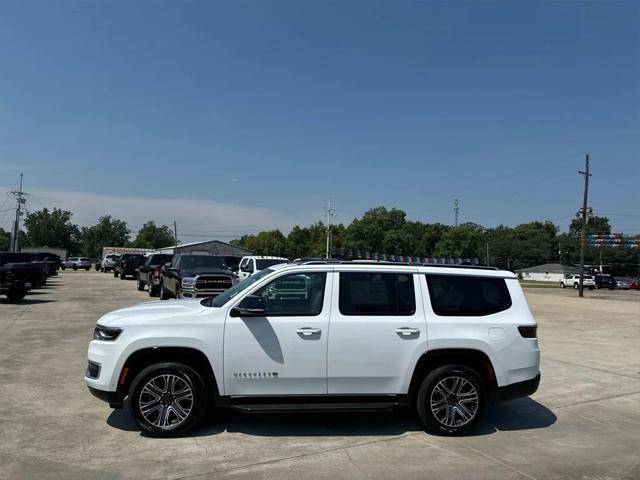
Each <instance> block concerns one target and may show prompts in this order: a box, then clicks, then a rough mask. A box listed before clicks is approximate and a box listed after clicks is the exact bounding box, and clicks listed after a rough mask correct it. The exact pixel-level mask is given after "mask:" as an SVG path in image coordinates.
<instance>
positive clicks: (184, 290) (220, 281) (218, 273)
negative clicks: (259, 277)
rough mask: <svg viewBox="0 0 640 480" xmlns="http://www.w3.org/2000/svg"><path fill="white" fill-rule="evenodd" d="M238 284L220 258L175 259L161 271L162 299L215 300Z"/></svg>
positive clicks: (183, 257) (207, 256)
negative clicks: (211, 298) (212, 298)
mask: <svg viewBox="0 0 640 480" xmlns="http://www.w3.org/2000/svg"><path fill="white" fill-rule="evenodd" d="M237 282H238V276H237V275H236V274H235V273H233V272H232V271H231V270H229V267H228V266H227V264H226V263H225V261H224V259H223V258H222V257H220V256H217V255H186V254H185V255H174V257H173V260H172V261H171V264H168V265H165V266H164V267H163V268H162V273H161V276H160V299H161V300H167V299H169V298H201V297H215V296H217V295H219V294H221V293H222V292H224V291H225V290H227V289H228V288H230V287H231V286H232V285H234V284H236V283H237Z"/></svg>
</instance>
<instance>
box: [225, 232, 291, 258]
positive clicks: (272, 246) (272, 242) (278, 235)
mask: <svg viewBox="0 0 640 480" xmlns="http://www.w3.org/2000/svg"><path fill="white" fill-rule="evenodd" d="M286 241H287V239H286V238H285V236H284V235H283V233H282V232H281V231H280V230H269V231H266V232H260V233H258V234H257V235H243V236H242V237H241V238H240V239H238V240H232V241H231V244H232V245H238V246H240V247H244V248H246V249H248V250H251V251H252V252H253V253H254V255H274V256H282V255H284V254H285V251H286V248H285V246H286Z"/></svg>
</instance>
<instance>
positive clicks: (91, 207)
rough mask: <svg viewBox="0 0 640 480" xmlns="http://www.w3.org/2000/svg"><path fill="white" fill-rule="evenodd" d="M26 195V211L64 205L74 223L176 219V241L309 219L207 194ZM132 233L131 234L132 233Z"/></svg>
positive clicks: (222, 236) (230, 235)
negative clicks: (197, 196)
mask: <svg viewBox="0 0 640 480" xmlns="http://www.w3.org/2000/svg"><path fill="white" fill-rule="evenodd" d="M0 189H2V190H4V191H6V190H9V189H8V188H4V187H0ZM27 198H28V200H27V210H28V211H35V210H40V209H41V208H44V207H47V208H49V209H51V208H53V207H58V208H61V209H64V210H70V211H71V212H73V214H74V215H73V219H72V221H73V222H74V223H77V224H78V225H80V226H90V225H94V224H95V223H97V221H98V218H99V217H100V216H102V215H111V216H113V217H114V218H118V219H121V220H125V221H126V222H127V223H128V225H129V228H131V230H134V231H135V230H137V229H138V228H140V227H141V226H142V224H143V223H144V222H146V221H148V220H154V221H155V222H156V223H157V224H165V225H169V226H171V227H172V228H173V221H174V220H176V222H177V224H178V237H179V238H180V241H182V242H188V241H198V240H206V239H207V238H216V239H220V240H223V241H229V240H231V239H233V238H238V237H240V236H241V235H242V234H244V233H255V232H258V231H261V230H270V229H275V228H278V229H280V230H282V231H283V232H285V233H286V232H288V231H289V230H290V229H291V227H292V226H293V225H295V224H296V223H302V224H306V223H309V221H308V220H304V219H296V218H294V217H291V216H289V215H286V214H284V213H282V212H278V211H276V210H273V209H269V208H264V207H257V206H251V205H238V204H233V203H223V202H216V201H213V200H209V199H191V198H150V197H133V196H116V195H104V194H96V193H86V192H73V191H61V190H45V189H35V188H31V189H29V196H28V197H27ZM189 234H191V235H189ZM132 236H133V237H135V233H134V234H133V235H132Z"/></svg>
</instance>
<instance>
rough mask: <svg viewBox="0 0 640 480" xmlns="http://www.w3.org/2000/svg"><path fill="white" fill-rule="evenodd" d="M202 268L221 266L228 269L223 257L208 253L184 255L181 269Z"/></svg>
mask: <svg viewBox="0 0 640 480" xmlns="http://www.w3.org/2000/svg"><path fill="white" fill-rule="evenodd" d="M200 268H221V269H226V268H227V264H226V263H224V260H223V259H222V258H221V257H215V256H208V255H193V256H189V257H183V258H182V260H181V261H180V269H181V270H197V269H200Z"/></svg>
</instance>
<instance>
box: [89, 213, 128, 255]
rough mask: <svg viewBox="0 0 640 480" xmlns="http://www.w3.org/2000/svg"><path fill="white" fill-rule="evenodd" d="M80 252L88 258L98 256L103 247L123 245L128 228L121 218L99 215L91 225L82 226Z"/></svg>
mask: <svg viewBox="0 0 640 480" xmlns="http://www.w3.org/2000/svg"><path fill="white" fill-rule="evenodd" d="M80 238H81V242H82V253H83V255H86V256H87V257H90V258H100V257H101V256H102V248H103V247H124V246H125V245H127V242H128V241H129V228H128V227H127V223H126V222H125V221H123V220H118V219H116V218H112V217H111V215H105V216H102V217H100V219H99V220H98V223H97V224H96V225H94V226H92V227H83V228H82V233H81V235H80Z"/></svg>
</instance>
